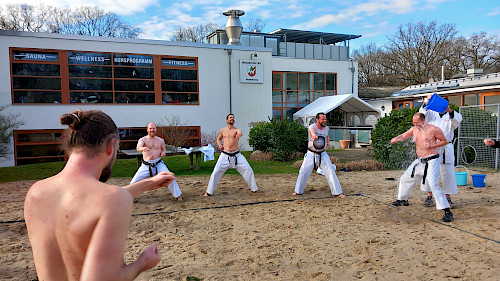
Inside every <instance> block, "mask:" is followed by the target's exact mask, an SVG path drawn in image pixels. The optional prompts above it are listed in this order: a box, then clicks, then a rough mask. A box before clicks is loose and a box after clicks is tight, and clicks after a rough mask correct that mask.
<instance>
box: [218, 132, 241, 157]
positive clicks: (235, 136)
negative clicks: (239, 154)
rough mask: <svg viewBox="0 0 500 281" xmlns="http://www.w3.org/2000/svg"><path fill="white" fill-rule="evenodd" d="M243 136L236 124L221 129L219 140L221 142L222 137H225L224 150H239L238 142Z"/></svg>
mask: <svg viewBox="0 0 500 281" xmlns="http://www.w3.org/2000/svg"><path fill="white" fill-rule="evenodd" d="M241 136H242V133H241V130H240V129H238V128H236V127H234V126H227V127H224V128H222V129H220V131H219V136H218V138H217V142H218V143H219V142H220V141H221V140H222V139H224V146H223V150H224V151H227V152H234V151H237V150H239V145H238V142H239V140H240V138H241ZM219 145H220V143H219Z"/></svg>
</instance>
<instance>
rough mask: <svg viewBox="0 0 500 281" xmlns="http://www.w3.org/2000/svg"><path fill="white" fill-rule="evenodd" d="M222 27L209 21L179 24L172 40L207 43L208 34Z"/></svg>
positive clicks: (171, 37)
mask: <svg viewBox="0 0 500 281" xmlns="http://www.w3.org/2000/svg"><path fill="white" fill-rule="evenodd" d="M221 28H222V27H221V26H220V25H218V24H216V23H213V22H211V23H207V24H205V25H201V24H200V25H197V26H177V28H176V30H175V31H174V33H173V34H172V35H171V36H170V40H172V41H179V42H198V43H206V42H207V35H209V34H210V33H212V32H213V31H215V30H217V29H221Z"/></svg>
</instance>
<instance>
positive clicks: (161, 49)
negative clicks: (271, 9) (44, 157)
mask: <svg viewBox="0 0 500 281" xmlns="http://www.w3.org/2000/svg"><path fill="white" fill-rule="evenodd" d="M191 45H192V46H191ZM9 47H19V48H38V49H61V50H75V51H94V52H113V53H136V54H149V55H171V56H186V57H197V58H198V71H199V103H200V104H199V105H172V104H165V105H130V104H109V105H95V104H92V105H90V104H89V105H87V104H78V105H73V104H54V105H47V104H44V105H37V104H22V105H19V104H18V105H12V106H11V111H12V112H13V113H20V114H21V119H22V120H23V121H24V125H22V126H21V127H19V128H17V129H19V130H30V129H61V128H64V127H63V126H61V125H60V124H59V117H60V116H61V115H62V114H64V113H68V112H71V111H73V110H76V109H83V110H89V109H100V110H102V111H104V112H105V113H107V114H108V115H109V116H111V118H113V120H114V121H115V123H116V125H117V126H118V127H145V126H146V125H147V123H148V122H158V123H161V120H162V119H163V118H164V117H165V116H171V115H179V116H181V117H182V120H183V121H185V123H186V125H192V126H201V131H202V132H211V131H218V130H219V129H220V128H222V127H224V126H226V123H225V117H226V115H227V114H229V113H230V112H229V57H228V53H227V51H226V50H225V49H224V48H235V49H234V50H233V52H232V58H231V71H232V109H233V110H232V111H233V112H232V113H233V114H235V118H236V124H235V125H236V126H237V127H238V128H240V129H241V130H242V131H243V137H242V139H241V140H240V145H241V147H242V148H244V149H250V147H249V146H248V133H249V127H248V123H249V122H252V121H260V120H267V117H268V116H271V115H272V101H271V99H272V97H271V85H272V81H271V76H272V75H271V73H272V61H271V49H264V48H253V49H248V47H247V48H238V47H234V46H225V47H224V46H216V47H214V45H207V44H184V45H179V44H177V45H175V44H174V43H172V42H164V41H152V40H131V39H109V38H106V39H103V38H96V37H94V38H93V37H85V36H73V35H71V36H65V35H47V34H37V33H26V32H5V31H0V61H1V62H2V64H1V65H0V85H2V87H0V105H4V104H12V98H11V97H12V96H11V78H10V60H9ZM251 53H257V54H258V58H259V60H262V61H263V63H264V71H265V73H264V83H263V84H243V83H240V82H239V77H240V76H239V60H240V59H245V60H248V59H250V54H251ZM144 134H146V131H145V132H144ZM4 162H5V161H4ZM1 163H2V162H0V165H2V164H1ZM11 163H12V165H13V162H11ZM9 166H11V165H9Z"/></svg>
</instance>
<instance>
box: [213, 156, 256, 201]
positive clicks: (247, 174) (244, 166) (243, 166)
mask: <svg viewBox="0 0 500 281" xmlns="http://www.w3.org/2000/svg"><path fill="white" fill-rule="evenodd" d="M236 159H238V161H237V162H238V165H236V164H235V163H236ZM229 168H231V169H236V170H237V171H238V172H239V173H240V174H241V175H242V176H243V179H244V180H245V182H246V183H247V184H248V187H250V189H251V190H252V191H257V190H258V188H257V184H256V183H255V176H254V174H253V170H252V168H251V167H250V164H248V161H247V159H245V156H243V154H241V153H238V154H236V155H235V156H229V155H227V154H224V153H221V154H220V156H219V159H218V160H217V164H215V167H214V171H213V172H212V175H211V176H210V181H209V182H208V187H207V193H208V194H211V195H213V194H214V191H215V188H216V187H217V184H219V181H220V178H221V177H222V175H223V174H224V173H225V172H226V171H227V169H229Z"/></svg>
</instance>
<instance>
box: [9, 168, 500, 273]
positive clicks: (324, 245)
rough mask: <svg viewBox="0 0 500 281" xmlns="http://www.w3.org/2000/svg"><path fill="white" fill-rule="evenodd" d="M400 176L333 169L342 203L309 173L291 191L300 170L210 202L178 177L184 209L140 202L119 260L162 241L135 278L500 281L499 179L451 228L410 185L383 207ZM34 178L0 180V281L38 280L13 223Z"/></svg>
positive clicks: (467, 200) (152, 197)
mask: <svg viewBox="0 0 500 281" xmlns="http://www.w3.org/2000/svg"><path fill="white" fill-rule="evenodd" d="M402 173H403V171H379V172H338V173H337V174H338V177H339V180H340V182H341V184H342V188H343V190H344V193H345V194H347V195H350V196H347V197H346V198H344V199H340V198H337V197H331V196H330V193H329V189H328V185H327V182H326V179H325V178H324V177H323V176H320V175H316V174H313V175H312V176H311V178H310V179H309V182H308V186H307V187H306V190H305V193H304V195H303V196H292V195H291V194H292V193H293V187H294V185H295V181H296V177H297V175H257V176H256V180H257V185H258V186H259V193H256V194H252V193H251V192H250V190H249V189H248V187H247V186H246V184H245V183H244V181H243V179H242V178H241V176H239V175H224V176H223V177H222V180H221V182H220V184H219V186H218V188H217V190H216V191H215V195H214V196H213V197H209V198H203V197H202V196H201V195H202V194H203V192H204V191H205V189H206V185H207V183H208V179H209V177H208V176H190V177H181V178H179V179H178V182H179V185H180V187H181V190H182V191H183V197H184V199H185V200H184V201H183V202H176V201H174V200H173V199H172V197H171V195H170V193H169V192H168V190H167V189H160V190H155V191H150V192H147V193H145V194H143V195H141V196H139V197H138V198H137V199H136V202H135V209H134V216H133V218H132V222H131V226H130V230H129V235H128V239H127V245H126V253H125V259H126V261H127V262H131V261H133V260H134V259H135V258H136V257H137V256H138V255H139V254H140V252H141V251H142V250H143V249H144V248H146V247H147V246H148V245H150V244H151V243H153V242H154V241H157V242H158V243H159V246H160V249H161V253H162V261H161V262H160V264H159V265H158V266H156V267H155V268H153V269H151V270H149V271H147V272H144V273H142V274H141V275H140V276H139V277H138V280H186V278H187V277H188V276H191V277H197V278H199V279H200V280H355V279H363V280H451V279H458V280H499V276H500V269H499V265H500V253H499V250H500V244H499V242H498V241H500V231H499V229H500V216H499V214H500V204H499V203H500V185H499V182H500V173H486V174H487V177H486V187H485V188H473V187H472V183H471V178H470V177H469V179H468V180H469V183H468V185H467V186H460V187H459V194H458V195H456V196H453V199H454V201H455V203H456V204H457V208H456V209H455V210H454V211H453V212H454V215H455V221H454V222H452V223H441V222H440V219H441V218H442V213H443V212H442V211H438V210H436V209H435V208H426V207H424V206H423V205H422V201H423V199H424V197H425V194H424V193H423V192H421V191H420V190H417V189H416V190H414V191H413V192H412V197H411V198H410V204H411V205H410V206H408V207H398V208H396V207H392V206H390V205H388V204H389V203H390V202H392V201H393V200H394V199H395V195H396V189H397V180H398V179H399V177H400V176H401V175H402ZM474 173H477V172H474V171H471V174H474ZM386 178H394V180H390V179H386ZM129 180H130V179H129V178H122V179H112V180H111V181H110V182H111V183H113V184H116V185H119V186H123V185H126V184H127V183H128V181H129ZM32 183H33V181H24V182H13V183H7V184H0V192H1V194H2V196H1V197H0V212H1V221H2V222H1V223H0V280H34V279H36V272H35V269H34V264H33V259H32V254H31V247H30V244H29V241H28V238H27V234H26V227H25V224H24V223H23V222H22V221H21V222H19V220H22V216H23V200H24V196H25V194H26V191H27V189H28V188H29V186H30V185H31V184H32ZM249 203H250V204H249ZM9 221H10V222H9ZM495 276H496V277H495Z"/></svg>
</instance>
